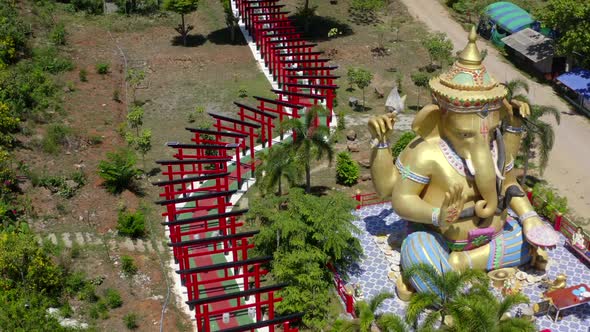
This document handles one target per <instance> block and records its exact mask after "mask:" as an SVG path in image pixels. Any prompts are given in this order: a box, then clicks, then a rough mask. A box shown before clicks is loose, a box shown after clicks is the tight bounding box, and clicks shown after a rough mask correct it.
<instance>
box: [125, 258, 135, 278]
mask: <svg viewBox="0 0 590 332" xmlns="http://www.w3.org/2000/svg"><path fill="white" fill-rule="evenodd" d="M121 270H122V271H123V273H124V274H125V276H126V277H133V276H134V275H135V274H136V273H137V265H135V261H134V260H133V257H131V256H121Z"/></svg>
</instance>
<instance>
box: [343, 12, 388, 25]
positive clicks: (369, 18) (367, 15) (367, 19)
mask: <svg viewBox="0 0 590 332" xmlns="http://www.w3.org/2000/svg"><path fill="white" fill-rule="evenodd" d="M348 15H349V20H350V21H351V22H352V23H354V24H358V25H377V24H379V23H382V21H381V19H379V16H378V15H377V13H376V12H375V11H372V10H368V11H362V10H357V9H354V8H349V9H348Z"/></svg>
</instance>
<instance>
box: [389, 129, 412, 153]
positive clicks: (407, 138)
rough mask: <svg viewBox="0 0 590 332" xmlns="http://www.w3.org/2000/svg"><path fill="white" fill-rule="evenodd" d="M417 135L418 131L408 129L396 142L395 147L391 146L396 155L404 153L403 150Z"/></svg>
mask: <svg viewBox="0 0 590 332" xmlns="http://www.w3.org/2000/svg"><path fill="white" fill-rule="evenodd" d="M415 137H416V133H414V132H413V131H406V132H404V133H403V134H402V135H401V136H400V138H399V139H398V140H397V142H395V144H394V145H393V147H392V148H391V153H392V154H393V156H394V157H397V156H399V155H400V153H402V151H403V150H404V149H405V148H406V146H407V145H408V144H410V142H411V141H412V140H413V139H414V138H415Z"/></svg>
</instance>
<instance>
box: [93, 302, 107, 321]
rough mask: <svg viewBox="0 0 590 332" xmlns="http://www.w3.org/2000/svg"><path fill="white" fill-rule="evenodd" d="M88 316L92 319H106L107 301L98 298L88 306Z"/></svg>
mask: <svg viewBox="0 0 590 332" xmlns="http://www.w3.org/2000/svg"><path fill="white" fill-rule="evenodd" d="M88 314H89V315H90V318H92V319H98V318H100V319H108V318H109V308H108V306H107V303H106V301H105V300H104V299H100V300H99V301H98V302H96V303H95V304H94V305H92V306H91V307H90V311H89V312H88Z"/></svg>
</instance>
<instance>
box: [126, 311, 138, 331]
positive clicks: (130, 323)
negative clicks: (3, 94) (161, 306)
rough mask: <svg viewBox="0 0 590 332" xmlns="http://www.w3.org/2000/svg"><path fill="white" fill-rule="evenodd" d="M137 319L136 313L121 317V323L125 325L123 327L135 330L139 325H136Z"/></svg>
mask: <svg viewBox="0 0 590 332" xmlns="http://www.w3.org/2000/svg"><path fill="white" fill-rule="evenodd" d="M137 319H138V317H137V314H136V313H130V314H127V315H125V316H123V322H124V323H125V326H126V327H127V328H128V329H130V330H135V329H136V328H138V327H139V325H138V324H137Z"/></svg>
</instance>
